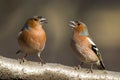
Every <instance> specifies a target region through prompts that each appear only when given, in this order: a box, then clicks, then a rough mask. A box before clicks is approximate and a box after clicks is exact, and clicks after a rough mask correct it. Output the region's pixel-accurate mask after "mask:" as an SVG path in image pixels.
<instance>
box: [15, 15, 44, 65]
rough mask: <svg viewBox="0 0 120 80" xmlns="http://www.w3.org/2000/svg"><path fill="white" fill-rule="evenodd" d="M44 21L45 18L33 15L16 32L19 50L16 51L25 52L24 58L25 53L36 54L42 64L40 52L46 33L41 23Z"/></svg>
mask: <svg viewBox="0 0 120 80" xmlns="http://www.w3.org/2000/svg"><path fill="white" fill-rule="evenodd" d="M45 22H46V19H45V18H43V17H41V16H34V17H32V18H29V19H28V20H27V21H26V23H25V25H24V26H23V28H22V29H21V31H20V32H19V34H18V39H17V40H18V44H19V47H20V50H18V51H17V52H16V54H17V53H20V52H23V53H25V56H24V57H23V61H24V59H25V58H26V57H27V55H30V54H37V55H38V57H39V60H40V62H41V63H42V64H43V63H44V61H43V60H42V58H41V56H40V54H41V52H42V51H43V49H44V47H45V43H46V33H45V31H44V29H43V24H44V23H45Z"/></svg>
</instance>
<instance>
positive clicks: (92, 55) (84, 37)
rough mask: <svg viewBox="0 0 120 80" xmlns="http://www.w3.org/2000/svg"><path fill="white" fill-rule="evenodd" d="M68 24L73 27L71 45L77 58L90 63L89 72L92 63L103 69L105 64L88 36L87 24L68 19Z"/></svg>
mask: <svg viewBox="0 0 120 80" xmlns="http://www.w3.org/2000/svg"><path fill="white" fill-rule="evenodd" d="M69 25H70V26H71V27H72V28H73V37H72V40H71V46H72V48H73V50H74V51H75V54H76V56H77V57H78V59H79V60H80V61H81V62H82V63H86V64H90V65H91V68H90V71H91V72H93V71H92V67H93V64H95V65H97V67H98V69H101V70H104V69H105V66H104V63H103V60H102V57H101V54H100V52H99V50H98V48H97V47H96V45H95V43H94V42H93V41H92V40H91V38H90V37H89V33H88V29H87V26H86V25H85V24H84V23H82V22H80V21H70V24H69Z"/></svg>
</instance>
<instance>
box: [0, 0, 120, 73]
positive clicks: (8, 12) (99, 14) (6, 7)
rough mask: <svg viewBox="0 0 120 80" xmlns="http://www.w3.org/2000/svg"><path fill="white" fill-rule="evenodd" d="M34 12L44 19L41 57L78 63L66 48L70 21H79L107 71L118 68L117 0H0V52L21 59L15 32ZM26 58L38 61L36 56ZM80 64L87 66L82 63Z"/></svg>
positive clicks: (119, 15) (119, 20) (119, 13)
mask: <svg viewBox="0 0 120 80" xmlns="http://www.w3.org/2000/svg"><path fill="white" fill-rule="evenodd" d="M35 15H40V16H43V17H45V18H47V19H48V24H46V25H45V26H44V29H45V31H46V33H47V43H46V47H45V49H44V51H43V52H42V55H41V56H42V58H43V59H44V60H45V61H46V62H49V63H60V64H64V65H68V66H76V65H78V64H80V61H78V60H77V58H76V56H75V55H74V54H73V53H74V51H73V50H72V49H71V47H70V39H71V35H72V29H71V28H70V27H69V25H68V24H69V21H70V20H80V21H82V22H84V23H85V24H86V25H87V26H88V29H89V33H90V34H91V37H92V39H93V40H94V42H95V43H96V44H97V47H98V48H99V49H100V52H101V54H102V56H103V60H104V63H105V65H106V68H107V70H111V71H120V42H119V41H120V0H114V1H113V0H0V55H2V56H5V57H9V58H14V59H18V58H22V57H23V55H24V54H23V53H22V54H18V55H16V54H15V53H16V51H17V50H18V49H19V46H18V43H17V35H18V33H19V31H20V29H21V28H22V27H23V25H24V23H25V21H26V20H27V19H28V18H30V17H32V16H35ZM27 59H28V60H32V61H38V57H37V55H30V56H28V57H27ZM84 67H88V66H86V65H84Z"/></svg>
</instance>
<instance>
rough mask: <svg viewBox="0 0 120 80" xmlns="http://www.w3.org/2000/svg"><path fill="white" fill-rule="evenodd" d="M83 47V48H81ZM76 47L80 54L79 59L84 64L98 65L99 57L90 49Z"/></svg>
mask: <svg viewBox="0 0 120 80" xmlns="http://www.w3.org/2000/svg"><path fill="white" fill-rule="evenodd" d="M79 47H81V48H79ZM79 47H78V46H76V48H77V50H78V52H79V53H77V55H78V57H79V59H80V60H81V61H82V62H84V63H96V62H97V61H98V57H97V56H96V54H95V53H94V52H93V51H92V50H91V49H89V48H86V47H84V46H80V45H79Z"/></svg>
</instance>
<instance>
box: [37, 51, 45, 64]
mask: <svg viewBox="0 0 120 80" xmlns="http://www.w3.org/2000/svg"><path fill="white" fill-rule="evenodd" d="M38 58H39V60H40V63H41V65H43V64H45V61H43V59H42V58H41V56H40V53H38Z"/></svg>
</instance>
